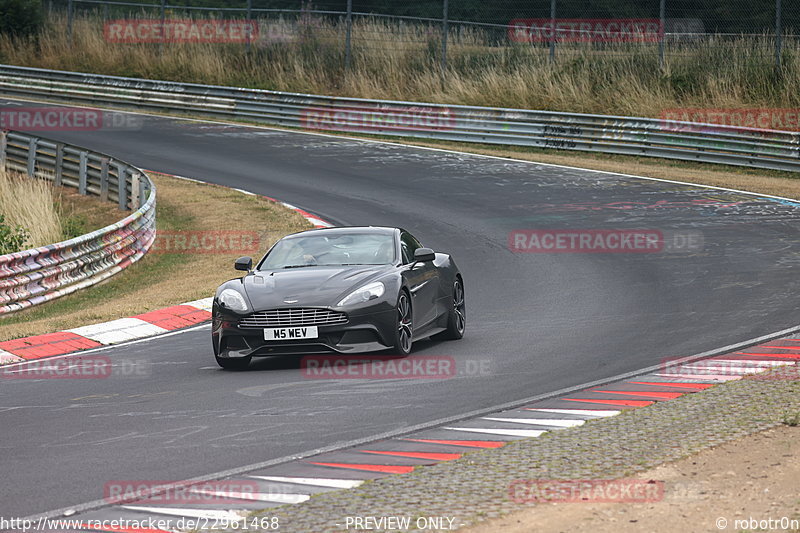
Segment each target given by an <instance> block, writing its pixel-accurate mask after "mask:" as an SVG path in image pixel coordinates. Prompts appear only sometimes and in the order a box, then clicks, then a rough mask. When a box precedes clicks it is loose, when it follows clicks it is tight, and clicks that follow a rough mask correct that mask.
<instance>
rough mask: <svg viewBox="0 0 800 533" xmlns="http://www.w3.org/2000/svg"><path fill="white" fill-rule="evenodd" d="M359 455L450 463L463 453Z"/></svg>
mask: <svg viewBox="0 0 800 533" xmlns="http://www.w3.org/2000/svg"><path fill="white" fill-rule="evenodd" d="M359 451H360V452H361V453H376V454H378V455H392V456H397V457H408V458H410V459H430V460H431V461H452V460H453V459H458V458H460V457H461V456H462V455H464V454H463V453H434V452H386V451H379V450H359Z"/></svg>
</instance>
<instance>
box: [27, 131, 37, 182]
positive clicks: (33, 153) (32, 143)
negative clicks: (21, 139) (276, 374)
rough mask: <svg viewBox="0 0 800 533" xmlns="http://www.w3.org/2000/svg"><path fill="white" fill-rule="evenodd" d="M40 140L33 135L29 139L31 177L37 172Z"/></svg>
mask: <svg viewBox="0 0 800 533" xmlns="http://www.w3.org/2000/svg"><path fill="white" fill-rule="evenodd" d="M38 140H39V139H37V138H36V137H31V138H30V140H29V141H28V176H30V177H31V178H32V177H33V176H34V175H35V172H36V145H37V144H38V143H37V141H38Z"/></svg>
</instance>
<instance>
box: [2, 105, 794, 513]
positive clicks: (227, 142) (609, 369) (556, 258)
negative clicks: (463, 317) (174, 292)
mask: <svg viewBox="0 0 800 533" xmlns="http://www.w3.org/2000/svg"><path fill="white" fill-rule="evenodd" d="M0 105H2V106H5V105H6V102H0ZM17 105H18V104H17ZM26 105H27V104H26ZM41 134H42V135H43V136H46V137H50V138H56V139H60V140H64V141H68V142H71V143H75V144H81V145H84V146H88V147H91V148H92V149H95V150H99V151H103V152H106V153H108V154H111V155H114V156H117V157H119V158H121V159H125V160H127V161H129V162H131V163H133V164H135V165H137V166H139V167H141V168H146V169H151V170H157V171H161V172H166V173H173V174H178V175H184V176H190V177H194V178H198V179H202V180H205V181H209V182H213V183H220V184H224V185H228V186H232V187H237V188H242V189H246V190H249V191H253V192H255V193H260V194H266V195H269V196H273V197H276V198H279V199H281V200H284V201H287V202H290V203H293V204H296V205H299V206H302V207H303V208H305V209H308V210H309V211H311V212H313V213H315V214H317V215H320V216H322V217H323V218H326V219H327V220H329V221H331V222H334V223H337V224H353V225H367V224H373V225H390V226H394V225H396V226H401V227H405V228H406V229H408V230H410V231H411V232H412V233H414V234H415V235H417V236H418V237H419V238H420V239H421V240H422V242H423V244H424V245H426V246H430V247H432V248H434V249H436V250H440V251H448V252H450V253H452V254H453V256H454V257H455V259H456V261H457V262H458V264H459V266H460V267H461V269H462V272H463V274H464V277H465V282H466V291H467V307H468V309H467V311H468V316H467V334H466V336H465V338H464V339H463V340H461V341H458V342H449V343H435V342H424V343H419V344H417V345H415V346H416V349H415V351H414V354H413V355H412V357H419V356H421V355H446V356H452V357H454V358H455V360H456V361H457V364H458V365H459V371H460V372H461V373H462V375H460V376H459V377H455V378H452V379H443V380H437V379H427V380H426V379H413V380H410V379H406V380H319V379H306V378H305V377H304V376H303V375H302V374H301V372H300V370H299V365H298V362H297V360H295V359H290V358H275V359H262V360H256V361H254V363H253V365H252V368H251V370H250V371H248V372H245V373H231V372H224V371H221V370H220V369H218V368H217V366H216V364H215V363H214V358H213V356H212V352H211V345H210V339H209V337H210V335H209V329H208V327H202V328H199V329H195V330H190V331H186V332H182V333H179V334H175V335H171V336H166V337H162V338H157V339H154V340H149V341H145V342H140V343H137V344H131V345H127V346H121V347H116V348H110V349H107V350H105V351H103V352H101V353H108V354H111V355H112V356H113V358H119V360H120V361H123V360H134V361H138V362H140V363H141V366H142V368H145V369H146V370H147V372H146V374H147V375H144V376H132V377H131V376H129V377H118V378H112V379H106V380H40V381H34V380H11V379H6V380H0V387H1V388H0V391H2V392H1V394H2V401H1V402H0V427H1V428H3V429H2V438H0V471H2V472H3V483H2V486H0V515H2V516H6V517H9V516H26V515H31V514H35V513H38V512H44V511H48V510H51V509H56V508H61V507H66V506H69V505H75V504H80V503H82V502H86V501H91V500H97V499H100V498H102V497H103V486H104V484H106V483H109V482H112V481H114V480H180V479H187V478H192V477H195V476H200V475H203V474H207V473H211V472H217V471H221V470H225V469H229V468H234V467H239V466H243V465H247V464H251V463H256V462H261V461H266V460H269V459H274V458H280V457H285V456H290V455H292V454H299V453H303V452H307V451H310V450H313V449H315V448H319V447H322V446H327V445H331V444H335V443H337V442H345V441H349V440H352V439H358V438H365V437H369V436H371V435H376V434H379V433H382V432H386V431H391V430H397V429H402V428H404V427H408V426H410V425H414V424H420V423H424V422H427V421H431V420H435V419H438V418H442V417H446V416H453V415H457V414H459V413H464V412H467V411H471V410H476V409H481V408H487V407H490V406H493V405H497V404H501V403H505V402H508V401H512V400H515V399H523V398H529V397H531V396H534V395H536V394H541V393H546V392H548V391H554V390H557V389H560V388H563V387H567V386H572V385H578V384H581V383H585V382H588V381H591V380H595V379H600V378H603V377H609V376H612V375H615V374H619V373H622V372H626V371H632V370H636V369H638V368H642V367H645V366H648V365H653V364H658V363H659V362H660V361H661V360H662V359H664V358H667V357H676V356H685V355H692V354H696V353H700V352H703V351H706V350H710V349H713V348H718V347H721V346H724V345H728V344H732V343H734V342H740V341H745V340H747V339H751V338H754V337H757V336H760V335H764V334H767V333H771V332H774V331H777V330H780V329H783V328H787V327H790V326H793V325H795V322H796V315H795V311H796V308H797V304H796V299H795V295H796V294H798V293H799V292H800V278H798V276H797V274H796V272H797V268H798V266H800V255H798V250H800V248H799V247H798V243H800V233H798V222H800V210H798V209H797V207H798V206H799V205H800V204H792V203H790V202H785V201H777V200H772V199H766V198H759V197H754V196H750V195H746V194H742V193H735V192H728V191H720V190H710V189H703V188H700V187H695V186H686V185H679V184H674V183H666V182H657V181H650V180H644V179H637V178H630V177H625V176H619V175H612V174H605V173H598V172H591V171H585V170H578V169H569V168H559V167H552V166H545V165H537V164H532V163H524V162H515V161H510V160H501V159H491V158H484V157H478V156H472V155H466V154H458V153H445V152H439V151H431V150H423V149H417V148H407V147H402V146H396V145H389V144H378V143H369V142H360V141H355V140H350V139H345V138H335V137H328V136H317V135H307V134H301V133H295V132H284V131H277V130H269V129H257V128H252V127H243V126H228V125H221V124H212V123H201V122H194V121H187V120H177V119H170V118H163V117H144V119H143V124H142V125H141V127H140V128H135V129H124V128H121V129H109V130H101V131H93V132H91V131H90V132H42V133H41ZM545 228H548V229H573V230H576V229H638V230H657V231H661V232H662V233H663V234H664V235H665V236H667V243H666V245H665V247H664V249H662V250H661V251H658V252H653V253H600V254H596V253H551V254H546V253H516V252H513V251H511V250H510V249H509V244H508V236H509V233H510V232H512V231H513V230H519V229H545ZM220 229H230V228H220ZM234 276H235V271H234V270H233V268H232V265H229V264H228V262H227V260H225V261H221V264H220V281H223V280H225V279H228V278H231V277H234ZM176 303H178V302H176ZM478 367H480V368H482V369H483V371H482V372H478V371H476V369H477V368H478Z"/></svg>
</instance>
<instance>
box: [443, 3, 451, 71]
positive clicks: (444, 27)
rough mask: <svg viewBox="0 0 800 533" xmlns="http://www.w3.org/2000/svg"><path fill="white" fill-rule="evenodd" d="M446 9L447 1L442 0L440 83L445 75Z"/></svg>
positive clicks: (447, 30) (447, 29)
mask: <svg viewBox="0 0 800 533" xmlns="http://www.w3.org/2000/svg"><path fill="white" fill-rule="evenodd" d="M448 8H449V6H448V5H447V0H444V3H443V5H442V83H444V77H445V75H446V73H447V34H448V32H449V31H450V30H449V28H448V27H447V23H448V20H447V19H448Z"/></svg>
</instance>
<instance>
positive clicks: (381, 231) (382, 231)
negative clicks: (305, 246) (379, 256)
mask: <svg viewBox="0 0 800 533" xmlns="http://www.w3.org/2000/svg"><path fill="white" fill-rule="evenodd" d="M397 231H400V228H392V227H387V226H337V227H334V228H315V229H309V230H306V231H301V232H298V233H292V234H291V235H287V236H286V237H284V239H291V238H294V237H300V236H307V235H310V234H312V233H324V234H331V235H348V234H356V233H358V234H364V233H367V234H372V235H394V234H395V232H397Z"/></svg>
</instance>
